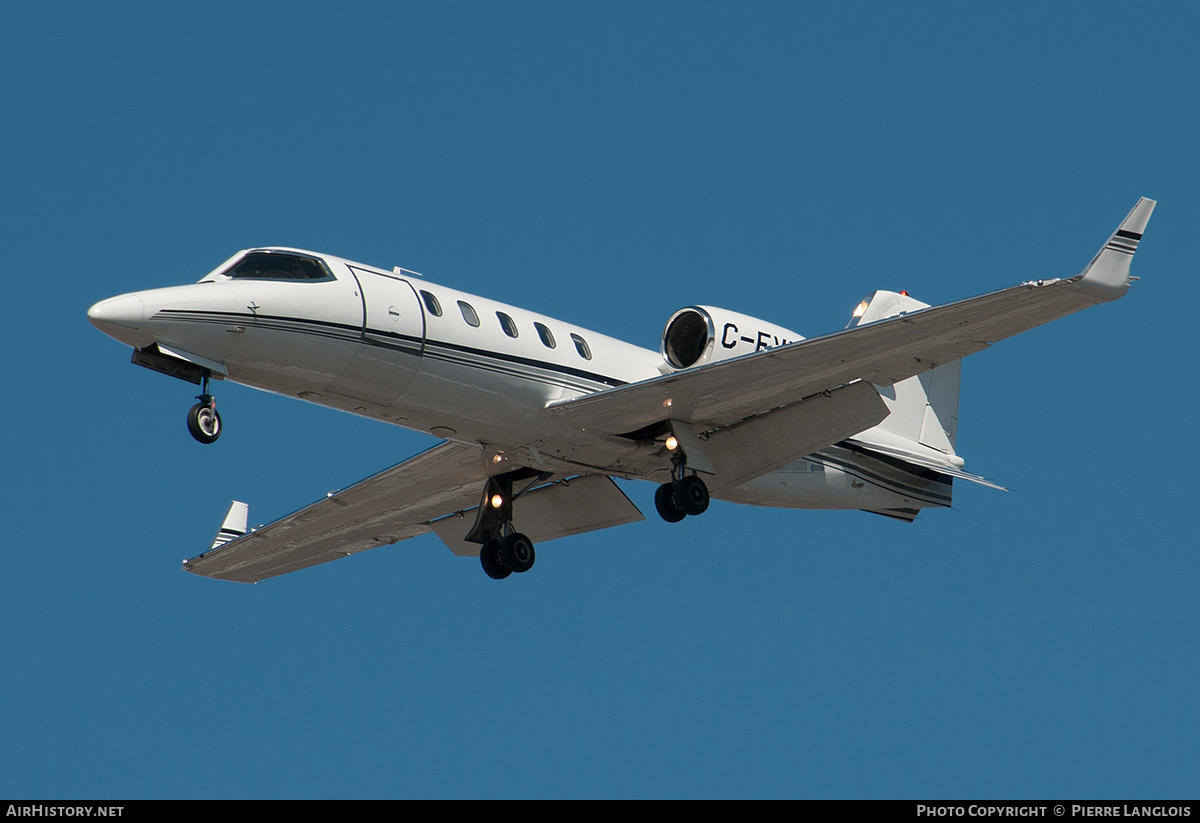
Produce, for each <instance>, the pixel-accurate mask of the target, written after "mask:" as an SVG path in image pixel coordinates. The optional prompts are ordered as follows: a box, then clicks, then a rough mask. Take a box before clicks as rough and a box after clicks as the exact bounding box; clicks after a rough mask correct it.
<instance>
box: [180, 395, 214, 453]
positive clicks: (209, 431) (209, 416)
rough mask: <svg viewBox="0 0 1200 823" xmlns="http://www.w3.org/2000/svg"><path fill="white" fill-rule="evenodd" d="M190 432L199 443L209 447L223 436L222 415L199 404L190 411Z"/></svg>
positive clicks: (211, 408)
mask: <svg viewBox="0 0 1200 823" xmlns="http://www.w3.org/2000/svg"><path fill="white" fill-rule="evenodd" d="M187 421H188V431H189V432H191V433H192V437H194V438H196V440H197V441H199V442H201V443H203V444H205V445H208V444H209V443H216V442H217V438H218V437H220V436H221V415H220V414H218V413H217V410H216V409H215V408H213V407H212V406H208V405H205V404H204V403H197V404H196V405H194V406H192V408H191V409H189V410H188V417H187Z"/></svg>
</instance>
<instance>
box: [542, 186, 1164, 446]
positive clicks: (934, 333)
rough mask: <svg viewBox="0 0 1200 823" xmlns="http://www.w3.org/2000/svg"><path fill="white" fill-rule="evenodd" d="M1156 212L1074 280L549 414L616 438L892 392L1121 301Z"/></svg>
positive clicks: (611, 393)
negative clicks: (678, 423)
mask: <svg viewBox="0 0 1200 823" xmlns="http://www.w3.org/2000/svg"><path fill="white" fill-rule="evenodd" d="M1154 206H1155V202H1154V201H1153V200H1147V199H1146V198H1142V199H1141V200H1139V201H1138V203H1137V205H1136V206H1134V208H1133V210H1132V211H1131V212H1130V213H1129V215H1128V216H1127V217H1126V218H1125V220H1124V221H1122V223H1121V225H1120V226H1119V227H1118V228H1117V230H1116V231H1115V232H1114V233H1113V234H1112V236H1111V237H1110V238H1109V240H1108V242H1107V243H1105V245H1104V247H1103V248H1101V250H1100V251H1099V252H1098V253H1097V255H1096V256H1095V257H1094V258H1093V259H1092V262H1091V263H1090V264H1088V266H1087V268H1085V269H1084V270H1083V271H1082V272H1081V273H1080V274H1078V275H1076V276H1074V277H1071V278H1068V279H1061V280H1044V281H1043V280H1038V281H1029V282H1025V283H1021V284H1020V285H1017V286H1013V287H1011V288H1007V289H1003V290H1001V291H997V292H992V293H991V294H985V295H982V296H980V297H973V298H970V299H967V300H960V301H958V302H956V303H948V304H946V305H944V306H936V307H933V308H928V309H923V310H921V311H916V312H912V313H909V314H902V315H900V316H897V317H893V318H890V319H887V320H881V321H878V322H875V323H870V324H867V325H863V326H858V327H855V328H851V329H847V330H845V331H841V332H836V333H834V334H829V335H826V336H823V337H815V338H812V339H809V340H804V341H802V342H799V343H794V344H791V345H787V346H780V347H778V348H774V349H767V350H764V351H761V352H756V353H754V354H749V355H746V356H744V357H739V358H734V359H731V360H724V361H721V362H717V363H710V364H707V365H704V366H699V367H697V368H694V369H688V370H686V371H682V372H678V373H675V374H670V375H665V376H663V377H657V378H654V379H651V380H646V381H642V382H640V383H633V384H630V385H628V386H622V387H619V388H615V389H609V390H606V391H603V392H598V393H596V394H590V395H585V396H583V397H579V398H575V399H573V400H566V401H560V402H557V403H553V404H551V405H550V406H548V407H547V408H548V410H549V411H550V412H551V413H552V414H555V415H559V416H561V417H562V418H563V419H564V421H565V422H568V423H569V424H570V425H571V426H574V427H580V428H588V429H591V430H600V431H604V432H609V433H612V434H622V433H628V432H633V431H637V430H639V429H641V428H643V427H645V426H649V425H652V424H654V423H658V422H660V421H662V420H664V419H672V420H682V421H686V422H689V423H692V424H693V425H694V426H695V427H696V428H697V429H699V430H702V431H703V430H707V429H715V428H720V427H724V426H730V425H733V424H736V423H739V422H740V421H744V420H747V419H748V418H752V417H755V416H762V415H769V414H771V413H777V412H776V410H777V409H780V408H781V407H786V406H789V405H792V404H795V403H797V402H798V401H801V400H802V399H803V398H807V397H811V396H813V395H816V394H818V393H822V392H829V391H831V390H833V389H836V388H837V387H839V386H845V385H847V384H850V383H853V382H854V381H863V382H866V383H873V384H875V385H880V386H883V385H890V384H892V383H896V382H899V381H900V380H903V379H905V378H908V377H912V376H913V375H916V374H920V373H921V372H924V371H928V370H929V369H932V368H934V367H935V366H938V365H940V364H942V363H948V362H950V361H952V360H957V359H959V358H961V357H965V356H966V355H968V354H972V353H974V352H977V351H980V350H981V349H985V348H987V347H988V346H989V345H991V344H992V343H995V342H996V341H998V340H1003V339H1004V338H1006V337H1011V336H1013V335H1015V334H1019V333H1020V332H1023V331H1027V330H1028V329H1032V328H1034V327H1036V326H1040V325H1042V324H1044V323H1048V322H1050V321H1051V320H1056V319H1058V318H1059V317H1063V316H1065V315H1068V314H1071V313H1073V312H1077V311H1080V310H1081V309H1085V308H1087V307H1089V306H1093V305H1096V304H1098V303H1104V302H1108V301H1110V300H1115V299H1116V298H1118V297H1121V296H1122V295H1124V294H1125V292H1126V291H1127V290H1128V288H1129V282H1130V279H1131V278H1130V277H1129V264H1130V261H1131V259H1132V257H1133V253H1134V251H1135V250H1136V248H1137V244H1138V241H1139V240H1140V239H1141V236H1142V232H1143V231H1144V230H1145V226H1146V223H1147V221H1148V220H1149V219H1150V213H1151V212H1152V211H1153V210H1154ZM849 434H853V432H847V434H846V436H848V435H849Z"/></svg>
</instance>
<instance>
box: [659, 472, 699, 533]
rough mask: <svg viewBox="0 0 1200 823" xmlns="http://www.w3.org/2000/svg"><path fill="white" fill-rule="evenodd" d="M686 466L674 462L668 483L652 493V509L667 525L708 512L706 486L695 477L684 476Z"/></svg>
mask: <svg viewBox="0 0 1200 823" xmlns="http://www.w3.org/2000/svg"><path fill="white" fill-rule="evenodd" d="M686 468H687V464H686V463H685V462H684V461H683V460H677V461H675V467H674V469H673V470H672V474H674V475H676V477H675V479H674V480H672V481H671V482H670V483H663V484H662V485H661V486H659V487H658V489H657V490H656V491H655V492H654V508H656V509H658V514H659V516H660V517H661V518H662V519H663V520H666V521H667V522H668V523H678V522H679V521H680V520H682V519H683V518H685V517H687V516H688V515H689V514H691V515H696V514H704V512H705V511H707V510H708V486H707V485H705V483H704V481H703V480H701V479H700V478H699V477H698V476H697V475H694V474H688V475H685V474H684V471H685V470H686Z"/></svg>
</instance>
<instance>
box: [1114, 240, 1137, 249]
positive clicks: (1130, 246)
mask: <svg viewBox="0 0 1200 823" xmlns="http://www.w3.org/2000/svg"><path fill="white" fill-rule="evenodd" d="M1108 245H1110V246H1117V247H1119V248H1122V249H1129V250H1130V251H1136V250H1137V243H1124V242H1122V241H1120V240H1109V241H1108Z"/></svg>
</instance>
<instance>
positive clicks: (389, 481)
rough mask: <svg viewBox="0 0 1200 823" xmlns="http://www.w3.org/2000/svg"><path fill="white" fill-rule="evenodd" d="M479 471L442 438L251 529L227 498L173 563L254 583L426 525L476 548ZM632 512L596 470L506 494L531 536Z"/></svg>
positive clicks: (460, 548)
mask: <svg viewBox="0 0 1200 823" xmlns="http://www.w3.org/2000/svg"><path fill="white" fill-rule="evenodd" d="M486 479H487V472H486V470H485V469H484V462H483V456H482V454H481V452H480V450H479V449H478V448H477V447H475V446H466V445H462V444H459V443H449V442H447V443H442V444H441V445H439V446H435V447H434V448H432V449H430V450H429V451H427V452H424V453H422V454H419V455H417V456H416V457H414V458H412V459H411V460H406V461H405V462H403V463H400V464H398V465H395V466H392V467H391V468H390V469H387V470H386V471H382V472H380V473H379V474H377V475H375V476H373V477H368V478H367V479H366V480H363V481H361V482H359V483H356V484H354V485H353V486H351V487H350V488H348V489H343V490H342V491H339V492H334V493H331V494H330V495H329V496H328V497H326V498H325V499H324V500H318V501H317V502H316V503H313V504H312V505H311V506H308V507H306V508H303V509H301V510H300V511H298V512H295V513H294V514H290V515H288V516H287V517H284V518H282V519H280V520H276V521H275V522H274V523H270V524H268V525H266V526H262V527H260V528H258V529H255V530H254V531H249V532H248V531H247V529H246V515H247V508H248V507H247V506H246V504H245V503H241V502H237V501H234V503H233V505H232V506H231V507H230V509H229V513H228V514H227V515H226V516H225V520H224V522H223V523H222V524H221V528H220V530H219V531H218V532H217V535H216V538H215V539H214V540H213V545H212V548H211V549H209V550H208V551H207V552H205V553H204V554H202V555H200V556H199V557H194V558H192V559H191V560H187V561H185V562H184V564H183V568H184V570H185V571H189V572H192V573H194V574H199V575H203V576H204V577H215V578H217V579H219V580H232V581H235V582H238V583H255V582H257V581H259V580H265V579H266V578H268V577H275V576H277V575H281V574H287V573H288V572H294V571H298V570H299V569H304V568H308V567H309V566H316V565H317V564H319V563H327V562H329V561H330V560H337V559H338V558H341V557H348V556H349V555H351V554H354V553H356V552H361V551H365V550H367V549H373V548H375V547H377V546H386V545H389V544H391V543H397V542H399V541H401V540H407V539H408V538H410V537H416V536H417V535H419V534H424V533H426V532H430V531H433V532H436V533H437V535H438V537H440V538H441V539H442V542H444V543H445V544H446V545H447V546H448V547H449V548H450V549H451V551H453V552H454V553H455V554H460V555H478V554H479V545H478V544H476V543H471V542H468V541H466V540H465V537H466V535H467V532H468V531H469V530H470V527H471V525H472V524H473V523H474V519H475V515H474V512H475V510H476V509H477V508H478V505H479V500H480V495H481V493H482V492H483V489H484V488H485V482H484V481H485V480H486ZM642 519H643V518H642V513H641V512H640V511H639V510H638V508H637V506H635V505H634V504H633V503H632V502H631V501H630V500H629V498H628V497H626V496H625V493H624V492H622V491H621V490H620V489H619V488H618V487H617V485H616V484H615V483H613V481H612V479H611V478H608V477H604V476H600V475H587V476H583V477H575V478H571V479H567V480H559V481H556V482H552V483H548V482H545V480H534V481H532V482H531V484H530V486H529V487H528V489H527V490H525V491H523V492H522V493H521V494H520V495H519V496H518V497H517V498H516V499H515V500H514V502H513V522H514V525H515V526H517V527H518V528H519V530H520V531H521V532H523V533H524V534H526V535H527V536H528V537H529V538H530V539H531V540H533V541H535V542H541V541H546V540H554V539H555V538H558V537H565V536H567V535H571V534H580V533H582V532H586V531H592V530H594V529H606V528H609V527H611V526H620V525H623V524H625V523H633V522H635V521H638V520H642Z"/></svg>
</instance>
